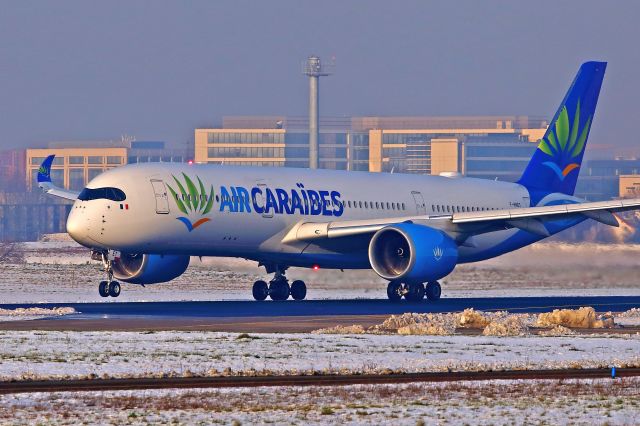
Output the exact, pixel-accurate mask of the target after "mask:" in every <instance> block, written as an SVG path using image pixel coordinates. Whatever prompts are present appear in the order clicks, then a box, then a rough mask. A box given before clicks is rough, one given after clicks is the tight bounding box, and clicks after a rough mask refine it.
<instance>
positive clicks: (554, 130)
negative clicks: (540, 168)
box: [538, 99, 593, 181]
mask: <svg viewBox="0 0 640 426" xmlns="http://www.w3.org/2000/svg"><path fill="white" fill-rule="evenodd" d="M592 118H593V115H590V116H589V118H587V120H586V122H585V123H581V122H580V99H578V103H577V105H576V110H575V111H574V114H573V118H572V119H570V117H569V112H568V111H567V106H566V105H565V106H564V107H563V108H562V111H561V112H560V115H559V116H558V118H557V119H556V122H555V123H554V124H552V125H551V126H550V127H549V131H548V132H547V134H546V135H545V137H544V138H542V139H541V140H540V144H539V145H538V149H539V150H540V151H542V152H544V153H545V154H547V155H548V156H550V157H551V160H550V161H545V162H544V163H542V164H543V165H545V166H547V167H549V168H550V169H551V170H553V172H554V173H555V174H556V175H557V176H558V179H560V181H563V180H564V179H565V178H566V177H567V176H568V175H569V173H571V172H572V171H573V170H576V169H578V168H580V163H579V162H578V161H580V160H579V158H580V155H581V154H582V152H583V151H584V147H585V143H586V141H587V135H588V134H589V128H590V127H591V119H592Z"/></svg>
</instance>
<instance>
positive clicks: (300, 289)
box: [291, 280, 307, 300]
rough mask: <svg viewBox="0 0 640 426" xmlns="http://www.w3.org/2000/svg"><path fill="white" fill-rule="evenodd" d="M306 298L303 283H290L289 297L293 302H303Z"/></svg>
mask: <svg viewBox="0 0 640 426" xmlns="http://www.w3.org/2000/svg"><path fill="white" fill-rule="evenodd" d="M306 296H307V285H306V284H305V283H304V281H301V280H295V281H294V282H292V283H291V297H292V298H293V300H303V299H304V298H305V297H306Z"/></svg>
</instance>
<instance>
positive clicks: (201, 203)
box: [167, 173, 214, 232]
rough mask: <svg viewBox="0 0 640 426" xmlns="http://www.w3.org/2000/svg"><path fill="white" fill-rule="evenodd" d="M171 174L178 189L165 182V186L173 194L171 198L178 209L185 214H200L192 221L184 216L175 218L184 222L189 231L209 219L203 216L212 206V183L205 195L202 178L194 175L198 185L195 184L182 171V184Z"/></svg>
mask: <svg viewBox="0 0 640 426" xmlns="http://www.w3.org/2000/svg"><path fill="white" fill-rule="evenodd" d="M171 176H172V177H173V180H174V181H175V182H176V185H177V187H178V191H176V190H174V189H173V188H172V187H171V185H169V184H167V187H168V188H169V192H171V195H173V199H174V200H175V202H176V205H177V206H178V210H180V211H181V212H182V213H184V214H185V215H187V216H194V215H199V216H200V218H199V219H197V220H196V221H195V222H192V221H191V219H189V218H188V217H184V216H181V217H177V218H176V219H178V220H179V221H180V222H182V223H184V225H185V226H186V227H187V229H188V230H189V232H191V231H193V230H194V229H196V228H197V227H199V226H200V225H202V224H204V223H207V222H209V221H211V219H209V218H208V217H203V216H204V215H206V214H208V213H209V212H210V211H211V209H212V208H213V197H214V194H213V185H211V190H210V191H209V195H207V191H206V190H205V188H204V184H203V183H202V180H200V177H199V176H196V179H197V181H198V186H196V184H195V183H194V182H193V180H192V179H191V178H189V176H187V175H186V174H185V173H182V177H183V178H184V184H183V183H182V182H180V180H179V179H178V178H176V177H175V176H173V175H171Z"/></svg>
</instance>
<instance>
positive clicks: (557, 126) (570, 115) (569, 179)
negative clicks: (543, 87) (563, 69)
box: [518, 62, 607, 195]
mask: <svg viewBox="0 0 640 426" xmlns="http://www.w3.org/2000/svg"><path fill="white" fill-rule="evenodd" d="M606 68H607V63H606V62H585V63H584V64H582V66H581V67H580V70H578V74H577V75H576V78H575V80H573V83H572V84H571V87H570V88H569V91H568V92H567V94H566V96H565V97H564V100H563V101H562V103H561V104H560V108H558V111H557V112H556V114H555V116H554V117H553V120H552V121H551V124H550V125H549V128H548V129H547V132H546V133H545V135H544V137H543V138H542V139H541V140H540V141H539V143H538V149H536V151H535V153H534V154H533V157H532V158H531V161H529V164H528V165H527V168H526V169H525V171H524V173H523V174H522V177H521V178H520V180H519V181H518V183H520V184H521V185H524V186H526V187H527V188H528V189H529V190H534V191H539V192H546V193H552V192H561V193H563V194H568V195H573V192H574V190H575V188H576V182H577V180H578V174H579V172H580V166H581V165H582V157H583V155H584V150H585V147H586V146H587V138H588V137H589V130H590V129H591V123H592V122H593V116H594V114H595V110H596V103H597V102H598V95H599V93H600V86H601V85H602V79H603V77H604V72H605V69H606Z"/></svg>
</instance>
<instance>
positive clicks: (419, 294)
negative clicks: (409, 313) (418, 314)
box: [404, 283, 425, 302]
mask: <svg viewBox="0 0 640 426" xmlns="http://www.w3.org/2000/svg"><path fill="white" fill-rule="evenodd" d="M407 290H408V291H407V292H406V293H405V295H404V298H405V299H407V300H408V301H410V302H421V301H422V299H424V292H425V290H424V284H422V283H411V284H407Z"/></svg>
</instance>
